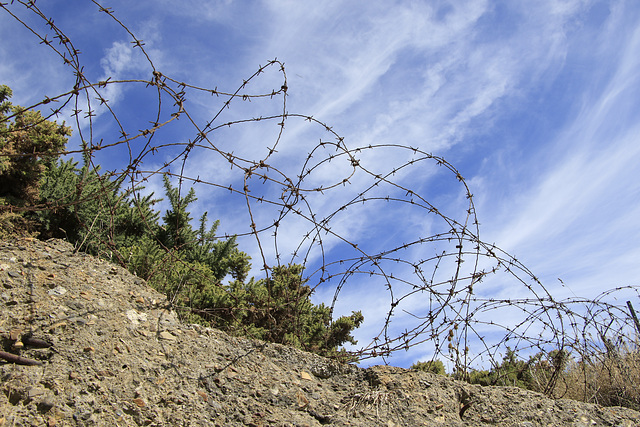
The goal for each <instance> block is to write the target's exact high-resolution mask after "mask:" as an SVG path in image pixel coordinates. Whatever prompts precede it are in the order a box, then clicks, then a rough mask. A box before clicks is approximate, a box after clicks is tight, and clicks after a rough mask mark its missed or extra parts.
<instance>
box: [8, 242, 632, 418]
mask: <svg viewBox="0 0 640 427" xmlns="http://www.w3.org/2000/svg"><path fill="white" fill-rule="evenodd" d="M0 283H1V285H0V335H1V337H2V341H3V350H4V351H5V352H6V353H11V354H14V355H20V356H21V357H23V358H25V359H26V361H27V362H28V361H32V362H38V363H39V364H36V365H20V364H16V363H11V362H8V361H5V360H2V359H0V427H6V426H31V425H33V426H76V425H77V426H93V425H96V426H116V425H118V426H129V425H131V426H136V425H142V426H210V425H220V426H222V425H225V426H235V425H248V426H269V425H275V426H285V425H286V426H317V425H345V426H347V425H350V426H360V425H362V426H365V425H366V426H372V425H382V426H418V425H450V426H458V425H492V426H495V425H498V426H502V425H504V426H507V425H509V426H512V425H513V426H538V425H541V426H542V425H544V426H549V425H552V426H593V425H609V426H634V425H639V426H640V413H638V412H635V411H632V410H630V409H624V408H603V407H599V406H595V405H589V404H584V403H579V402H574V401H569V400H559V401H554V400H550V399H547V398H545V397H544V396H542V395H539V394H536V393H532V392H528V391H524V390H520V389H517V388H500V387H485V388H483V387H480V386H473V385H469V384H465V383H462V382H457V381H454V380H452V379H450V378H447V377H444V376H436V375H431V374H427V373H424V372H417V371H410V370H405V369H400V368H393V367H385V366H378V367H373V368H369V369H361V368H357V367H353V366H344V365H339V364H336V363H335V362H332V361H330V360H327V359H324V358H322V357H319V356H316V355H313V354H309V353H304V352H301V351H298V350H295V349H292V348H288V347H285V346H281V345H276V344H267V343H263V342H260V341H255V340H248V339H242V338H234V337H230V336H228V335H226V334H224V333H222V332H220V331H217V330H214V329H207V328H203V327H200V326H195V325H183V324H180V323H179V322H178V320H177V318H176V316H175V314H174V313H172V312H171V311H169V310H167V309H166V299H165V297H164V296H163V295H161V294H159V293H158V292H156V291H154V290H153V289H151V288H150V287H148V286H147V285H146V284H145V283H144V281H142V280H140V279H138V278H136V277H135V276H132V275H131V274H129V273H128V272H127V271H126V270H124V269H122V268H120V267H116V266H113V265H112V264H109V263H108V262H105V261H101V260H98V259H95V258H93V257H90V256H87V255H83V254H74V253H73V248H72V247H71V246H70V245H69V244H67V243H65V242H62V241H59V240H52V241H49V242H40V241H36V240H15V241H10V242H0ZM39 340H42V341H44V342H42V341H39ZM47 344H52V345H51V346H49V347H47ZM39 347H43V348H39Z"/></svg>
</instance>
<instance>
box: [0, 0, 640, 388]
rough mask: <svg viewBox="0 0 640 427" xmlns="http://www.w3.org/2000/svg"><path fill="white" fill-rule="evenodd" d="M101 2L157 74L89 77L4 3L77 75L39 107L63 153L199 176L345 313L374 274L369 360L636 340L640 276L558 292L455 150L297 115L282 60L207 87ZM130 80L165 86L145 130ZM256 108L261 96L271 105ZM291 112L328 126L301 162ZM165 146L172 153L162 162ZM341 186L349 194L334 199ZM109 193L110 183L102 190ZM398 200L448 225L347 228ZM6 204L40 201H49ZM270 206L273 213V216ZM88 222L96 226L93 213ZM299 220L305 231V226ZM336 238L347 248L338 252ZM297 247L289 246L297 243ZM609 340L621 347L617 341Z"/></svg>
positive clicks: (148, 175) (271, 254)
mask: <svg viewBox="0 0 640 427" xmlns="http://www.w3.org/2000/svg"><path fill="white" fill-rule="evenodd" d="M92 3H93V4H94V5H95V6H96V13H101V14H104V15H105V18H106V19H111V20H112V21H113V22H114V24H115V25H116V26H117V27H118V28H120V29H121V30H122V31H123V32H124V33H125V34H126V35H127V37H128V38H129V41H130V43H131V49H133V50H135V51H136V52H140V54H141V55H142V58H143V60H144V63H145V64H146V71H145V73H146V74H147V75H148V77H147V78H133V79H122V78H112V77H106V78H104V79H101V80H97V81H95V80H91V79H90V78H89V77H88V76H87V74H86V73H85V72H84V65H83V62H82V60H83V57H82V54H81V52H80V51H79V50H78V49H76V47H75V46H74V44H73V41H72V40H71V38H70V37H67V36H66V35H65V33H64V31H63V29H61V28H60V27H58V26H57V25H56V24H55V23H54V20H53V19H52V18H51V17H48V16H47V15H46V14H45V13H43V12H42V11H41V9H39V7H38V6H37V5H36V1H34V0H30V1H25V0H14V1H11V2H10V3H0V8H1V9H2V11H3V12H4V13H8V14H9V15H10V16H11V17H12V18H13V19H14V20H15V21H16V22H17V23H19V24H21V25H22V26H24V27H25V28H27V29H28V30H29V31H30V33H31V34H32V35H33V36H34V37H35V40H38V42H39V43H40V44H42V45H44V46H43V49H48V51H49V52H50V53H51V54H53V55H57V56H58V57H60V58H61V59H62V61H63V63H64V64H65V65H66V66H67V67H68V68H69V71H70V73H72V74H73V76H74V80H75V81H74V84H73V87H72V88H71V89H69V90H67V91H65V92H63V93H60V94H55V95H48V96H45V97H44V99H43V100H42V101H40V102H37V103H35V104H32V105H30V106H28V107H26V109H27V110H37V109H47V108H49V110H48V112H46V113H44V114H43V117H44V118H45V120H48V119H59V118H69V117H68V116H70V118H71V119H72V120H73V121H74V123H75V129H76V131H77V132H78V137H77V139H78V140H79V141H80V143H79V147H78V148H74V149H68V150H66V151H63V152H60V153H59V154H61V155H73V154H81V155H83V156H84V157H85V158H86V159H87V160H88V163H89V164H90V165H91V166H92V167H93V168H94V169H95V170H97V168H98V165H99V163H100V156H102V155H103V153H109V155H110V156H111V157H120V158H128V163H127V164H125V165H122V167H121V168H120V169H119V170H112V171H107V172H106V173H105V174H104V175H103V176H104V177H105V179H107V180H113V179H123V182H127V194H129V195H132V194H133V195H135V194H137V193H138V192H139V191H140V190H141V188H142V187H143V186H144V185H145V183H148V182H150V181H151V180H152V179H153V178H154V177H157V176H160V175H167V176H171V177H173V178H175V179H177V181H178V183H179V186H178V189H179V191H184V189H186V188H189V187H191V186H194V185H196V184H197V185H199V186H206V187H207V189H209V190H210V191H211V192H214V191H219V192H220V193H226V194H228V196H227V197H229V198H232V197H233V198H236V199H238V200H241V201H242V202H243V205H244V209H245V212H244V214H243V215H244V216H245V217H246V218H247V219H248V222H249V226H248V227H247V228H245V229H238V230H233V232H232V233H225V235H224V236H222V235H221V236H219V237H220V238H228V237H229V236H232V235H233V236H238V237H246V238H249V239H251V240H252V241H253V242H254V243H255V245H256V247H257V250H258V253H259V256H260V263H261V266H260V267H261V269H262V271H263V272H264V274H265V276H266V277H268V276H269V274H270V271H272V269H273V267H274V266H277V265H282V264H287V263H293V262H295V263H300V264H302V265H303V266H304V267H305V278H306V279H307V280H308V282H307V283H308V284H309V285H310V286H311V288H312V290H313V291H320V290H323V291H326V290H327V289H329V290H331V291H332V292H333V298H332V301H331V307H332V310H335V309H336V307H337V305H338V301H339V298H340V297H341V296H342V295H343V294H344V293H345V292H346V291H347V290H349V289H350V288H354V287H355V285H354V284H361V283H363V282H366V283H369V284H370V285H369V286H370V288H371V289H374V288H375V292H377V293H378V294H382V293H384V294H385V295H386V298H387V299H388V309H387V311H386V315H385V316H384V320H383V324H382V325H381V326H380V328H379V330H378V332H376V333H375V335H374V336H372V337H371V340H370V342H368V343H366V344H365V345H363V346H361V347H360V348H358V349H352V350H351V353H352V354H353V355H355V356H357V357H358V358H359V359H360V360H366V359H373V358H382V360H384V361H386V360H387V358H388V357H389V356H391V355H392V354H393V353H395V352H398V351H405V350H407V349H409V348H410V347H414V346H417V345H423V346H427V347H428V348H429V349H430V351H431V353H432V354H433V358H434V359H436V358H442V359H445V360H447V361H449V362H450V363H451V365H452V366H453V367H454V370H455V371H456V372H460V373H466V372H468V371H469V370H471V369H474V368H482V367H485V368H486V367H487V366H491V367H493V368H499V366H500V364H501V362H502V357H503V355H504V354H505V351H507V350H508V349H512V350H517V351H519V352H521V353H522V354H536V353H539V352H543V353H544V354H547V353H548V352H549V351H552V350H559V349H560V350H562V349H566V350H567V351H572V352H574V353H575V354H578V355H579V356H580V357H581V359H582V360H587V359H588V357H589V355H590V354H602V352H603V351H604V352H606V351H608V350H609V346H614V347H615V346H616V345H618V346H619V345H620V343H626V344H629V343H637V337H636V336H635V333H634V330H633V324H632V323H631V319H630V317H629V315H628V313H627V312H626V310H625V309H624V306H623V305H617V304H613V303H612V302H611V301H612V300H613V299H614V297H615V296H616V295H618V294H620V295H629V294H634V295H635V296H636V297H637V296H638V287H634V286H624V287H618V288H615V289H612V290H608V291H605V292H603V293H602V294H600V295H599V296H598V297H596V298H593V299H581V298H577V297H576V298H571V299H563V300H558V299H556V298H554V296H553V295H552V293H551V292H550V291H549V289H548V288H547V287H546V286H544V285H543V284H542V283H541V281H540V280H539V279H538V278H537V277H536V276H535V275H534V273H533V272H531V271H530V270H529V269H528V268H527V267H526V266H525V265H523V264H522V263H521V262H520V261H518V260H517V259H516V258H515V257H513V256H511V255H509V254H508V253H506V252H505V251H503V250H501V249H500V248H499V247H498V246H496V245H494V244H488V243H486V242H483V241H482V240H481V238H480V225H479V222H478V219H477V216H476V210H475V205H474V201H473V200H474V199H473V194H472V192H471V190H470V188H469V187H468V185H467V182H466V181H465V179H464V178H463V176H462V175H461V173H460V172H459V171H458V170H457V169H456V168H455V167H454V166H453V165H452V164H450V163H449V162H448V161H447V160H445V159H444V158H442V157H440V156H437V155H434V154H432V153H429V152H426V151H423V150H421V149H420V148H418V147H410V146H406V145H403V144H401V143H398V144H373V143H372V144H367V145H363V146H356V147H352V146H350V145H349V144H348V143H347V142H346V141H345V139H344V138H343V137H341V136H340V134H339V133H338V131H336V130H334V129H333V128H331V127H330V126H329V125H328V124H326V123H323V122H322V121H320V120H318V119H316V118H314V117H313V116H310V115H305V114H299V113H291V112H289V111H288V110H287V96H288V89H289V85H288V82H287V75H286V71H285V67H284V64H283V63H282V62H281V61H279V60H278V59H272V60H270V61H268V62H266V64H265V65H263V66H258V68H257V70H256V71H255V72H254V73H253V74H251V75H250V76H249V77H248V78H246V79H242V80H241V82H240V83H239V85H238V86H237V88H236V89H235V90H222V89H218V88H217V87H214V88H210V87H202V86H199V85H195V84H191V83H189V82H183V81H180V80H179V79H176V78H174V77H171V76H169V75H167V74H164V73H163V72H162V70H160V69H158V68H156V66H155V65H154V62H153V61H152V59H151V56H150V55H149V54H148V52H147V50H146V48H145V43H144V41H143V40H141V39H138V38H137V37H136V36H135V35H134V34H133V32H132V31H131V30H129V29H128V28H127V26H126V24H125V23H124V20H121V19H119V18H118V17H117V16H116V13H115V12H114V11H113V10H112V9H111V8H108V7H103V6H102V5H101V4H100V3H98V2H97V1H95V0H92ZM25 16H27V17H28V18H27V17H25ZM34 19H35V21H33V20H34ZM266 72H274V73H276V75H278V76H279V82H278V83H277V84H275V85H274V87H273V88H272V89H270V90H267V91H256V92H255V93H254V92H251V90H252V87H253V86H252V85H253V84H254V83H256V81H257V80H259V78H260V77H261V76H262V75H263V74H265V73H266ZM119 86H123V87H131V86H134V87H136V88H141V89H142V90H145V91H147V92H151V93H152V94H153V97H154V99H155V100H156V101H155V104H154V105H152V107H153V108H150V110H149V111H148V112H147V113H149V115H150V116H151V117H152V120H150V121H148V126H146V127H142V128H139V127H137V126H136V128H135V129H132V128H131V126H129V125H128V124H127V123H125V122H124V121H123V120H120V119H119V115H118V112H117V106H115V103H112V102H111V101H110V100H109V99H107V93H108V91H109V89H110V88H112V87H119ZM201 95H208V96H211V97H215V98H216V99H217V100H219V105H218V107H217V109H215V110H214V111H213V112H212V113H211V115H210V117H209V118H208V119H206V120H201V119H200V118H199V117H197V116H196V115H194V114H192V113H191V112H190V110H189V108H188V107H189V101H188V99H189V97H197V96H201ZM149 98H151V96H149ZM255 100H265V101H269V102H270V104H269V105H271V104H272V103H273V102H277V103H278V104H277V107H276V110H275V111H274V110H273V109H272V107H269V110H268V112H267V113H266V114H264V115H261V114H258V115H252V114H248V115H245V116H242V115H241V117H232V118H231V119H228V120H223V116H224V114H225V113H226V112H228V111H232V110H233V109H234V108H236V106H237V105H245V104H246V103H248V102H251V101H255ZM52 106H53V108H52ZM259 108H260V107H256V109H258V111H260V110H259ZM254 114H255V113H254ZM65 115H66V116H65ZM12 117H13V116H9V117H8V118H7V120H10V119H11V118H12ZM179 119H182V120H181V121H180V126H181V128H180V132H181V133H183V134H185V135H188V136H190V138H189V139H187V140H185V141H179V140H176V139H175V138H174V139H171V138H163V132H164V131H165V130H167V129H169V128H170V127H171V126H172V125H177V123H178V120H179ZM107 120H109V121H111V123H112V124H113V125H114V126H115V128H116V129H117V134H115V135H108V136H107V135H105V136H103V137H100V138H98V135H97V134H98V132H96V130H95V129H96V123H97V122H98V121H100V122H103V121H107ZM264 123H269V124H271V125H273V124H275V125H276V126H277V132H274V134H273V139H272V140H271V141H270V142H269V144H268V145H267V146H266V147H265V148H264V152H263V153H262V155H258V153H255V155H254V156H250V154H251V153H247V152H243V153H242V154H234V152H235V150H236V149H238V146H231V144H230V143H228V142H226V144H228V145H230V147H228V148H225V147H224V145H225V142H222V143H221V142H220V141H221V139H222V137H218V136H217V135H218V133H219V132H222V130H224V129H230V128H236V127H239V126H243V125H248V124H260V125H262V124H264ZM290 123H294V124H295V125H299V124H303V125H304V126H307V127H309V128H311V129H313V130H316V131H317V132H320V133H321V137H320V139H319V141H318V140H315V141H314V142H311V139H309V142H308V143H307V145H306V146H302V148H301V150H303V151H308V154H306V155H302V161H301V162H300V164H291V162H290V161H289V160H287V159H286V158H285V159H284V160H281V159H279V158H278V152H279V150H280V148H281V145H282V144H283V140H284V138H285V131H286V128H287V126H288V124H290ZM245 151H246V150H245ZM388 151H391V152H393V153H394V154H395V155H396V156H397V157H398V158H403V159H406V160H403V162H402V163H400V164H399V165H396V166H394V167H392V168H391V169H390V170H387V171H379V170H375V169H373V168H372V167H370V166H368V164H367V162H366V161H364V160H363V159H364V158H367V156H372V155H376V153H378V152H388ZM202 152H205V153H207V154H208V155H211V156H213V157H212V158H213V159H215V161H217V162H219V163H220V164H221V163H222V162H226V164H228V167H230V169H231V170H232V171H236V174H237V175H236V178H235V179H231V180H226V181H215V180H212V179H209V178H207V177H206V175H207V174H206V173H204V172H205V171H202V170H194V169H193V159H194V157H196V158H197V157H198V156H199V155H200V153H202ZM39 154H41V153H32V154H31V155H33V156H38V155H39ZM160 155H161V156H160ZM160 157H162V159H163V160H162V161H161V162H158V161H157V160H154V159H158V158H160ZM333 165H338V166H336V167H333ZM327 168H331V170H332V174H330V178H331V179H330V180H327V179H325V180H324V181H323V180H322V179H318V178H317V176H318V175H322V173H323V171H325V170H326V169H327ZM415 171H420V173H424V171H429V172H430V173H433V174H434V175H437V177H438V179H441V180H443V181H446V182H449V181H451V182H455V183H456V184H457V190H456V195H457V196H460V200H464V203H458V205H459V209H458V210H457V211H456V212H454V213H445V209H443V208H442V207H438V206H436V205H435V204H434V203H433V202H432V199H431V198H430V196H429V195H428V194H427V193H428V191H421V190H419V189H416V188H411V187H409V186H408V184H407V183H406V182H407V181H409V180H407V179H401V178H398V176H401V175H408V174H411V173H414V172H415ZM201 176H205V177H204V178H201ZM103 188H105V187H103ZM337 191H340V194H341V195H344V196H342V197H336V196H335V194H336V193H337ZM102 195H103V194H102V193H100V192H97V193H96V194H94V195H93V196H92V197H96V198H100V197H102ZM84 201H86V200H81V201H76V202H74V203H82V202H84ZM389 206H393V207H394V208H396V209H403V212H409V211H410V212H412V213H416V215H417V216H419V217H420V218H421V220H422V221H423V222H425V223H427V222H430V223H432V224H435V225H437V231H434V232H431V233H422V234H424V235H421V234H420V233H419V232H416V235H415V237H414V238H413V239H412V240H411V241H408V242H406V243H402V244H398V245H392V246H391V247H380V245H379V244H373V245H372V244H368V243H367V242H361V241H356V240H353V239H352V238H350V237H348V236H346V235H345V234H344V233H343V232H342V231H341V230H343V228H342V227H343V225H342V222H344V220H345V218H348V215H349V214H350V215H357V213H358V212H359V211H360V209H364V208H369V209H376V210H378V211H379V212H384V211H387V210H388V209H389ZM3 208H6V207H3ZM9 208H10V209H13V210H21V209H22V210H43V209H49V208H50V206H47V205H32V206H26V207H20V206H10V207H9ZM106 208H107V209H108V208H109V206H106ZM264 212H269V213H270V214H273V216H274V217H275V219H274V217H269V215H267V214H265V213H264ZM293 225H294V226H295V227H294V226H293ZM408 226H409V225H408ZM86 227H87V228H90V224H86ZM434 227H435V226H434ZM288 228H294V229H296V230H298V231H300V230H301V231H300V233H299V235H297V236H292V233H293V232H292V231H290V230H289V229H288ZM294 237H295V239H294V240H295V241H296V242H297V243H295V244H293V245H289V244H287V243H284V242H283V241H284V240H292V239H293V238H294ZM104 243H105V244H108V243H109V242H104ZM337 247H339V248H340V251H339V253H340V256H339V257H338V258H337V259H336V258H335V253H336V252H338V251H337V250H336V248H337ZM284 248H292V251H291V252H290V253H286V254H285V252H283V250H284ZM116 256H117V254H116ZM167 257H168V258H167V260H170V261H171V262H181V261H180V260H179V259H178V258H176V257H172V254H171V251H169V252H168V254H167ZM489 279H491V280H494V281H495V282H496V283H499V286H498V290H499V289H508V290H509V291H508V294H509V295H517V296H518V297H517V298H511V297H509V298H505V297H503V296H500V292H497V293H496V295H492V294H491V292H490V291H489V290H485V288H484V287H483V286H484V285H485V283H486V282H487V281H489ZM627 299H628V298H627ZM351 308H353V309H355V310H357V309H360V308H361V307H351ZM230 309H232V308H230ZM396 323H398V324H399V325H400V329H398V327H397V326H396ZM610 337H612V338H610ZM611 339H614V340H616V342H615V343H613V342H608V340H611ZM633 351H637V347H636V348H635V349H634V350H633ZM463 376H464V375H463Z"/></svg>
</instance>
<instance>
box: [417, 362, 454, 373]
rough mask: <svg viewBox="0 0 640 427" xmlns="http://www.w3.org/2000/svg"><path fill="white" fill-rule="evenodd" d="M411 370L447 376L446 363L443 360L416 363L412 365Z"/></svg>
mask: <svg viewBox="0 0 640 427" xmlns="http://www.w3.org/2000/svg"><path fill="white" fill-rule="evenodd" d="M411 369H416V370H418V371H424V372H431V373H432V374H438V375H446V372H445V369H444V363H442V361H441V360H429V361H426V362H416V363H414V364H413V365H411Z"/></svg>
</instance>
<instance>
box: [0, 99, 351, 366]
mask: <svg viewBox="0 0 640 427" xmlns="http://www.w3.org/2000/svg"><path fill="white" fill-rule="evenodd" d="M10 96H11V90H10V89H9V88H8V87H7V86H0V179H1V180H2V181H1V185H0V207H1V206H2V205H8V206H24V207H29V206H34V205H39V206H43V207H45V209H36V210H34V211H33V212H27V213H25V214H24V215H15V217H12V218H13V220H14V221H15V220H16V218H17V219H20V220H23V221H28V222H29V221H30V223H32V224H37V232H38V233H39V236H40V237H41V238H51V237H57V238H65V239H67V240H68V241H70V242H71V243H73V244H75V246H76V248H77V249H78V250H83V251H86V252H89V253H92V254H94V255H98V256H101V257H105V258H108V259H111V260H114V261H116V262H118V263H120V264H121V265H123V266H124V267H126V268H128V269H129V270H130V271H131V272H133V273H135V274H137V275H138V276H139V277H142V278H144V279H146V280H148V281H149V283H150V284H151V285H152V286H154V287H155V288H157V289H158V290H160V291H162V292H164V293H165V294H166V295H167V296H168V297H169V299H170V301H171V302H172V304H173V306H174V307H175V308H176V309H178V311H179V313H180V314H181V315H182V316H183V317H184V319H185V320H186V321H189V322H197V323H203V324H206V325H209V326H213V327H216V328H219V329H222V330H224V331H226V332H229V333H232V334H238V335H249V336H252V337H254V338H260V339H263V340H266V341H272V342H277V343H282V344H287V345H291V346H295V347H298V348H302V349H306V350H309V351H313V352H315V353H318V354H321V355H325V356H336V357H342V358H344V359H347V360H349V357H348V355H347V353H346V351H344V350H340V349H339V347H340V346H341V345H343V344H344V343H346V342H349V343H352V344H355V343H356V341H355V340H354V338H353V336H352V335H351V332H352V331H353V330H354V329H355V328H357V327H359V326H360V324H361V323H362V321H363V320H364V317H363V316H362V313H361V312H353V313H352V314H351V315H350V316H342V317H340V318H338V319H336V320H332V313H331V309H330V307H327V306H325V305H324V304H320V305H315V304H313V303H312V302H311V299H310V297H311V294H312V291H311V289H310V288H309V286H307V285H305V280H304V279H303V267H302V266H300V265H288V266H278V267H275V268H273V270H272V271H271V274H270V276H269V277H267V278H265V279H260V280H256V279H254V278H248V274H249V271H250V269H251V264H250V257H249V256H248V255H247V254H246V253H244V252H242V251H240V250H239V249H238V245H237V242H236V238H235V237H230V238H220V237H219V236H217V234H216V233H217V230H218V227H219V225H220V222H219V221H214V222H213V223H212V224H211V225H210V226H208V218H207V213H206V212H205V213H204V214H203V215H202V216H201V217H200V218H199V221H198V227H197V228H195V229H194V228H193V227H192V225H191V224H192V221H193V220H192V218H191V214H190V212H189V207H190V205H191V204H192V203H193V202H195V201H196V200H197V198H196V194H195V191H194V190H193V189H190V190H189V191H188V192H187V194H186V195H181V194H180V187H177V188H176V187H173V186H172V184H171V182H170V180H169V177H168V176H166V175H165V176H164V177H163V180H164V190H165V196H166V198H167V201H168V202H169V205H170V208H169V209H168V210H167V211H166V212H165V213H164V215H163V216H162V219H160V214H159V213H158V212H157V211H156V210H154V206H155V204H156V203H157V202H158V201H159V199H156V198H154V195H153V194H150V195H147V196H141V194H140V191H139V190H140V189H137V190H136V191H130V190H123V189H122V187H123V183H124V179H125V176H124V175H122V176H121V177H117V178H116V177H114V176H113V175H111V174H101V173H100V168H99V167H95V166H92V164H91V161H90V158H89V157H88V156H87V155H85V157H84V159H83V160H84V162H83V166H82V167H79V166H78V162H76V161H74V160H73V159H69V160H63V159H58V156H59V155H58V153H60V152H61V151H62V150H63V149H64V146H65V144H66V142H67V137H68V136H70V134H71V131H70V129H69V128H67V127H65V126H64V125H58V124H57V123H55V122H51V121H48V120H45V119H44V118H43V117H42V116H41V115H40V113H39V112H37V111H25V110H23V109H21V108H20V107H14V106H12V105H11V104H10V103H9V102H8V99H9V97H10ZM9 114H11V115H9ZM225 281H227V283H225Z"/></svg>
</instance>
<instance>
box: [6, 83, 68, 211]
mask: <svg viewBox="0 0 640 427" xmlns="http://www.w3.org/2000/svg"><path fill="white" fill-rule="evenodd" d="M11 96H12V92H11V89H10V88H9V87H7V86H4V85H0V202H1V203H2V204H11V205H14V206H24V205H25V204H33V203H35V202H36V201H37V199H38V183H39V180H40V176H41V174H42V173H43V172H44V170H45V169H46V167H47V166H49V165H50V164H51V163H52V162H54V161H55V159H56V158H57V156H58V154H57V153H59V152H60V151H61V150H62V149H63V148H64V146H65V144H66V143H67V137H69V136H70V135H71V128H69V127H67V126H65V125H64V124H62V125H59V124H57V123H55V122H53V121H49V120H46V119H45V118H44V117H42V115H41V114H40V112H39V111H28V110H25V109H23V108H21V107H19V106H14V105H12V104H11V102H9V98H10V97H11Z"/></svg>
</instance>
